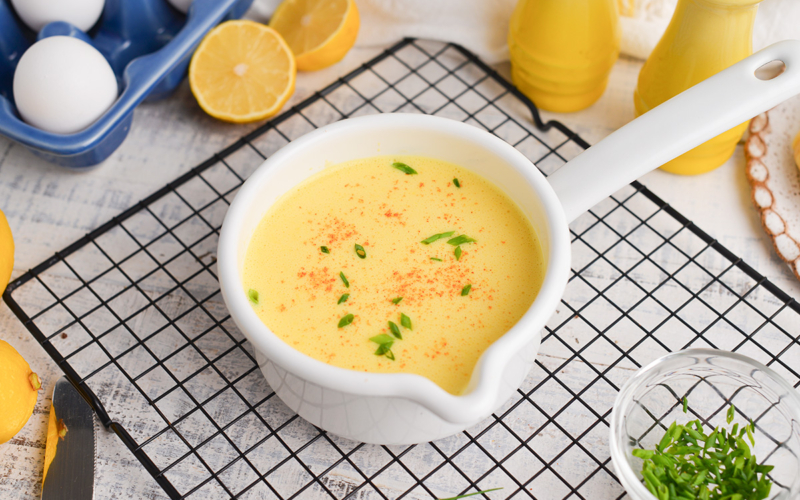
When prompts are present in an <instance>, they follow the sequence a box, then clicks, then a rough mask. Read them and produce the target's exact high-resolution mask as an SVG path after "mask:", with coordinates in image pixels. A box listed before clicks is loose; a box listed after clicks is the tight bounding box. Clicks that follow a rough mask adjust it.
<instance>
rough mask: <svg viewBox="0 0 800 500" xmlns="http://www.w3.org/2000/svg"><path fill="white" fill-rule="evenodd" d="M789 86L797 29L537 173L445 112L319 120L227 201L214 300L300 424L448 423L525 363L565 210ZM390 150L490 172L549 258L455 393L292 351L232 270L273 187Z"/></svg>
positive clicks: (546, 310) (491, 399)
mask: <svg viewBox="0 0 800 500" xmlns="http://www.w3.org/2000/svg"><path fill="white" fill-rule="evenodd" d="M773 61H782V62H783V63H784V64H785V71H784V72H783V73H782V74H780V75H779V76H777V77H774V78H772V79H770V80H761V79H759V78H757V77H756V70H757V69H758V68H760V67H762V66H764V65H766V64H767V63H770V62H773ZM798 93H800V41H786V42H781V43H778V44H775V45H773V46H771V47H768V48H767V49H764V50H762V51H760V52H758V53H756V54H754V55H752V56H751V57H748V58H747V59H745V60H743V61H742V62H740V63H738V64H736V65H734V66H732V67H730V68H729V69H726V70H725V71H722V72H721V73H719V74H717V75H716V76H714V77H712V78H709V79H708V80H706V81H704V82H702V83H700V84H698V85H696V86H695V87H693V88H691V89H689V90H687V91H686V92H684V93H682V94H680V95H678V96H676V97H675V98H673V99H671V100H670V101H668V102H666V103H664V104H663V105H661V106H659V107H657V108H655V109H653V110H652V111H650V112H648V113H647V114H645V115H643V116H641V117H640V118H637V119H636V120H634V121H632V122H631V123H629V124H628V125H626V126H624V127H622V128H621V129H619V130H618V131H616V132H615V133H613V134H611V135H610V136H608V137H607V138H606V139H604V140H603V141H601V142H600V143H598V144H597V145H595V146H593V147H592V148H590V149H588V150H587V151H586V152H584V153H582V154H581V155H579V156H578V157H576V158H575V159H573V160H572V161H570V162H569V163H567V164H566V165H564V166H563V167H561V169H559V170H558V171H556V172H555V173H554V174H552V175H551V176H550V177H549V178H548V179H545V177H544V176H543V175H542V174H541V173H540V172H539V170H537V169H536V167H535V166H534V165H533V164H532V163H531V162H530V161H529V160H528V159H527V158H526V157H525V156H523V155H522V154H521V153H520V152H519V151H517V150H516V149H514V148H513V147H512V146H510V145H509V144H507V143H506V142H504V141H502V140H501V139H498V138H497V137H495V136H494V135H492V134H490V133H488V132H485V131H482V130H479V129H478V128H476V127H473V126H471V125H466V124H464V123H461V122H457V121H453V120H448V119H444V118H437V117H433V116H425V115H413V114H383V115H374V116H365V117H360V118H353V119H348V120H342V121H340V122H337V123H333V124H331V125H328V126H325V127H322V128H320V129H318V130H315V131H313V132H311V133H309V134H307V135H305V136H303V137H300V138H299V139H296V140H295V141H292V142H291V143H290V144H288V145H286V146H285V147H284V148H283V149H281V150H280V151H278V152H276V153H275V154H273V155H272V156H271V157H270V158H269V159H268V160H267V161H265V162H264V164H263V165H261V167H259V169H258V170H256V172H254V173H253V175H252V176H251V177H250V178H249V179H248V180H247V182H245V183H244V185H243V186H242V188H241V189H240V190H239V193H238V194H237V196H236V199H235V200H234V201H233V203H232V204H231V207H230V209H229V211H228V213H227V215H226V217H225V221H224V223H223V226H222V231H221V234H220V240H219V249H218V256H217V258H218V270H219V280H220V285H221V289H222V294H223V297H224V300H225V303H226V304H227V306H228V309H229V311H230V314H231V316H232V317H233V319H234V321H235V322H236V324H237V325H238V327H239V328H240V329H241V330H242V332H243V333H244V335H245V336H246V337H247V338H248V340H250V342H251V343H252V344H253V346H254V347H255V349H256V351H257V353H258V357H259V364H260V366H261V370H262V371H263V373H264V375H265V376H266V378H267V381H268V382H269V384H270V386H272V388H273V389H274V390H275V392H276V393H277V395H278V396H279V397H280V398H281V399H282V400H283V401H284V402H285V403H286V404H287V405H288V406H289V407H290V408H291V409H292V410H294V411H295V412H297V413H298V414H300V416H302V417H303V418H305V419H306V420H308V421H309V422H311V423H312V424H314V425H317V426H319V427H321V428H323V429H325V430H327V431H329V432H332V433H334V434H338V435H340V436H344V437H347V438H350V439H354V440H358V441H364V442H368V443H380V444H406V443H419V442H424V441H431V440H434V439H438V438H442V437H445V436H448V435H450V434H453V433H456V432H458V431H460V430H462V429H465V428H467V427H469V426H471V425H473V424H476V423H478V422H479V421H481V420H482V419H484V418H486V417H488V416H489V415H491V413H492V412H493V411H494V410H495V409H497V408H498V407H499V406H500V405H502V404H503V403H504V402H505V401H506V400H507V399H508V398H509V397H510V396H511V395H512V394H513V392H514V391H516V390H517V388H518V387H519V386H520V384H521V383H522V381H523V380H524V379H525V377H526V375H527V374H528V372H529V370H530V368H531V367H532V365H533V362H534V358H535V356H536V353H537V351H538V349H539V341H540V334H541V330H542V328H543V327H544V325H545V323H546V321H547V320H548V318H550V316H551V314H552V313H553V311H554V310H555V308H556V305H557V304H558V302H559V299H560V297H561V295H562V293H563V291H564V287H565V286H566V283H567V279H568V276H569V270H570V237H569V228H568V226H567V224H568V223H569V222H570V221H572V220H573V219H575V218H576V217H577V216H578V215H580V214H581V213H583V212H584V211H586V210H588V209H589V208H591V207H592V206H593V205H594V204H595V203H597V202H599V201H600V200H602V199H604V198H605V197H607V196H609V195H610V194H611V193H614V192H615V191H616V190H618V189H619V188H621V187H623V186H625V185H626V184H628V183H630V182H631V181H633V180H635V179H636V178H638V177H640V176H641V175H643V174H645V173H647V172H649V171H650V170H653V169H655V168H657V167H658V166H660V165H662V164H664V163H666V162H667V161H669V160H671V159H673V158H675V157H677V156H679V155H680V154H682V153H684V152H685V151H688V150H689V149H692V148H693V147H695V146H697V145H699V144H701V143H703V142H704V141H706V140H708V139H710V138H712V137H714V136H716V135H718V134H720V133H722V132H724V131H726V130H728V129H729V128H731V127H733V126H735V125H737V124H739V123H742V122H744V121H746V120H748V119H750V118H752V117H753V116H755V115H757V114H759V113H762V112H764V111H766V110H768V109H770V108H772V107H773V106H775V105H777V104H778V103H780V102H782V101H784V100H786V99H788V98H789V97H792V96H793V95H795V94H798ZM400 154H412V155H420V156H428V157H433V158H439V159H442V160H446V161H449V162H452V163H456V164H458V165H461V166H463V167H465V168H468V169H470V170H472V171H474V172H476V173H478V174H480V175H481V176H483V177H485V178H486V179H488V180H490V181H491V182H493V183H494V184H496V185H497V186H498V187H500V188H501V189H502V190H504V191H505V192H506V193H507V194H508V195H509V196H510V197H511V198H512V199H513V200H514V201H515V202H516V203H517V204H518V205H519V206H520V208H521V209H522V210H523V211H524V213H525V214H526V215H527V216H528V218H529V219H530V221H531V222H532V223H533V226H534V227H535V228H536V231H537V233H538V236H539V239H540V241H541V246H542V250H543V254H544V259H545V262H546V265H547V271H546V275H545V279H544V283H543V285H542V288H541V291H540V292H539V295H538V297H537V298H536V300H535V301H534V302H533V304H532V305H531V307H530V309H529V310H528V311H527V313H526V314H525V315H524V316H523V317H522V319H520V321H519V322H518V323H517V324H516V325H514V327H513V328H511V329H510V330H509V331H508V333H506V334H505V335H504V336H503V337H501V338H500V339H499V340H497V341H496V342H495V343H494V344H492V345H491V346H490V347H489V349H487V350H486V352H485V353H484V354H483V355H482V356H481V358H480V360H479V362H478V365H477V367H476V368H475V370H474V372H473V374H472V378H471V380H470V384H469V388H468V390H467V391H466V393H465V394H464V395H461V396H454V395H452V394H449V393H447V392H446V391H444V390H443V389H441V388H440V387H439V386H437V385H436V384H434V383H433V382H431V381H430V380H428V379H426V378H423V377H421V376H418V375H410V374H373V373H363V372H356V371H351V370H346V369H343V368H337V367H334V366H331V365H327V364H325V363H323V362H321V361H317V360H315V359H312V358H310V357H308V356H306V355H305V354H302V353H300V352H299V351H296V350H295V349H293V348H292V347H290V346H289V345H288V344H286V343H284V342H283V341H282V340H281V339H279V338H278V337H277V336H276V335H275V334H274V333H273V332H271V331H270V330H269V328H267V327H266V326H265V325H264V324H263V323H262V322H261V320H260V319H259V318H258V316H257V315H256V313H255V312H254V311H253V309H252V307H251V305H250V303H249V302H248V299H247V296H246V294H245V290H244V285H243V284H242V280H241V270H242V267H243V263H244V258H245V252H246V250H247V245H248V243H249V242H250V238H251V236H252V234H253V232H254V230H255V229H256V226H257V225H258V223H259V221H260V220H261V218H262V217H263V216H264V214H265V213H266V212H267V210H269V208H270V207H271V206H272V204H273V203H274V202H275V201H276V200H277V199H278V198H279V197H280V196H281V195H283V194H284V193H286V192H287V191H289V190H291V189H292V188H293V187H294V186H296V185H297V184H299V183H300V182H302V181H303V180H305V179H307V178H308V177H310V176H312V175H314V174H316V173H317V172H319V171H321V170H322V169H324V168H325V167H326V165H331V164H337V163H340V162H344V161H348V160H353V159H356V158H364V157H370V156H376V155H400ZM687 182H691V180H689V179H687Z"/></svg>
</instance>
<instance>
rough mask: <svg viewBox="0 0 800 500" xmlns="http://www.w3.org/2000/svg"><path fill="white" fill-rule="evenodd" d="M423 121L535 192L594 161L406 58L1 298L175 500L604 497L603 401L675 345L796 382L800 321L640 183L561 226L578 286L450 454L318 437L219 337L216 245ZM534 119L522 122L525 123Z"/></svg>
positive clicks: (413, 46) (165, 193) (460, 81)
mask: <svg viewBox="0 0 800 500" xmlns="http://www.w3.org/2000/svg"><path fill="white" fill-rule="evenodd" d="M390 111H391V112H410V113H430V114H436V115H440V116H446V117H450V118H454V119H458V120H462V121H465V122H467V123H471V124H473V125H474V126H476V127H480V128H484V129H486V130H489V131H491V132H492V133H494V134H496V135H497V136H499V137H501V138H502V139H504V140H506V141H508V142H509V143H511V144H513V145H514V146H515V147H516V148H518V149H519V150H520V151H521V152H523V153H524V154H525V155H527V156H528V158H530V159H531V160H532V161H534V162H535V163H536V164H537V166H538V167H539V168H540V169H541V170H542V171H543V172H544V173H545V174H547V173H550V172H552V171H554V170H556V169H557V168H558V167H559V166H561V165H562V164H563V163H564V162H566V161H567V160H569V159H570V158H572V157H574V156H576V155H577V154H579V153H580V152H581V151H583V149H585V148H587V147H588V144H587V143H586V142H585V141H583V140H582V139H581V138H580V137H578V136H577V135H576V134H575V133H573V132H572V131H570V130H569V129H568V128H567V127H565V126H564V125H563V124H561V123H559V122H555V121H550V122H547V123H545V122H543V121H542V120H541V119H540V117H539V113H538V111H537V110H536V108H535V106H534V105H533V104H532V103H531V102H530V101H528V100H527V99H525V98H524V96H522V95H521V94H519V93H518V92H517V91H516V90H515V89H514V88H513V87H512V86H511V84H509V83H508V82H507V81H505V80H504V79H503V78H502V77H501V76H500V75H499V74H498V73H497V72H495V71H494V70H493V69H492V68H490V67H488V66H487V65H486V64H484V63H483V62H481V61H480V60H479V59H478V58H476V57H475V56H474V55H472V54H471V53H469V52H468V51H466V50H464V49H463V48H461V47H458V46H456V45H452V44H444V43H439V42H428V41H420V40H413V39H407V40H404V41H402V42H400V43H398V44H397V45H395V46H393V47H392V48H390V49H388V50H386V51H385V52H383V53H382V54H380V55H379V56H377V57H375V58H374V59H373V60H371V61H369V62H367V63H366V64H364V65H363V66H361V67H359V68H358V69H356V70H355V71H353V72H352V73H350V74H348V75H347V76H344V77H342V78H340V79H339V80H337V81H336V82H334V83H332V84H331V85H329V86H328V87H326V88H324V89H322V90H320V91H319V92H317V93H315V94H314V95H313V96H311V97H309V98H308V99H307V100H305V101H304V102H302V103H300V104H299V105H297V106H295V107H294V108H292V109H291V110H289V111H287V112H285V113H283V114H282V115H280V116H279V117H277V118H275V119H273V120H271V121H269V122H267V123H266V124H264V126H262V127H261V128H259V129H258V130H256V131H254V132H253V133H251V134H249V135H247V136H246V137H243V138H242V139H240V140H239V141H237V142H236V143H235V144H233V145H231V146H230V147H229V148H227V149H225V150H224V151H222V152H220V153H219V154H217V155H215V156H214V157H212V158H210V159H209V160H207V161H206V162H204V163H202V164H200V165H198V166H197V167H196V168H194V169H192V170H191V171H190V172H187V173H186V174H184V175H182V176H180V177H179V178H177V179H176V180H175V181H174V182H172V183H170V184H168V185H167V186H165V187H164V188H162V189H161V190H159V191H157V192H155V193H154V194H152V195H151V196H149V197H148V198H146V199H145V200H143V201H141V202H140V203H138V204H137V205H136V206H134V207H131V208H130V209H129V210H127V211H125V212H124V213H122V214H121V215H119V216H118V217H116V218H114V219H113V220H111V221H109V222H107V223H106V224H104V225H102V226H100V227H99V228H97V229H96V230H94V231H92V232H91V233H89V234H87V235H86V236H85V237H84V238H82V239H80V240H79V241H76V242H75V243H74V244H72V245H70V246H69V247H67V248H65V249H64V250H62V251H61V252H58V253H57V254H56V255H55V256H54V257H52V258H51V259H49V260H48V261H46V262H44V263H42V264H41V265H39V266H37V267H36V268H34V269H33V270H31V271H30V272H28V273H26V274H25V275H23V276H22V277H21V278H19V279H18V280H16V281H15V282H13V283H12V284H10V286H9V287H8V289H7V291H6V293H5V295H4V299H5V301H6V303H7V304H8V305H9V307H10V308H11V310H12V311H13V312H14V313H15V314H16V315H17V316H18V317H19V319H20V320H21V321H22V322H23V323H24V324H25V326H26V327H27V328H28V330H29V331H30V332H31V334H32V335H33V336H34V337H35V338H36V339H37V340H38V342H39V343H41V345H42V346H43V347H44V349H45V350H46V351H47V352H48V353H49V354H50V356H51V357H52V358H53V359H54V360H55V361H56V363H58V365H59V366H60V367H61V368H62V369H63V370H64V372H65V374H66V375H67V376H68V378H69V379H70V380H71V381H72V383H73V384H75V385H76V387H78V388H79V390H80V391H81V392H82V393H83V394H84V396H85V397H86V398H87V399H88V400H89V401H91V402H92V404H93V406H94V409H95V411H96V412H97V415H98V416H99V419H100V421H101V422H102V423H103V424H104V425H105V426H107V427H109V428H110V429H112V430H113V431H114V432H116V433H117V434H118V435H119V437H120V439H122V441H123V442H124V443H125V445H126V446H127V447H128V448H130V450H131V452H132V453H133V454H134V455H135V456H136V457H137V458H138V460H139V461H140V462H141V463H142V465H143V466H144V467H145V468H146V469H147V471H148V472H149V473H150V474H151V475H152V476H153V477H154V478H155V479H156V481H157V482H158V483H159V484H160V485H161V486H162V487H163V489H164V491H165V492H166V493H167V494H168V495H169V497H170V498H173V499H183V498H191V499H199V498H214V499H218V498H270V499H271V498H277V499H282V500H289V499H295V498H304V499H305V498H320V499H327V498H331V499H341V498H358V499H367V498H368V499H376V500H377V499H384V500H387V499H389V498H391V499H402V498H409V499H417V498H418V499H430V498H444V497H452V496H454V495H457V494H463V493H469V492H476V491H479V490H487V489H492V488H502V489H499V490H496V491H493V492H491V493H487V494H486V497H488V498H491V499H492V500H501V499H505V498H516V499H521V498H536V499H550V498H582V499H604V498H617V497H621V496H622V495H624V491H623V490H622V488H621V487H620V485H619V483H618V482H617V480H616V477H615V475H614V471H613V470H612V467H611V463H610V458H609V452H608V423H609V422H608V421H609V416H610V413H611V405H612V404H613V401H614V397H615V395H616V393H617V391H618V390H619V388H620V387H621V386H622V384H623V383H624V381H625V380H626V379H627V378H628V377H629V376H631V375H632V374H633V373H634V371H635V370H636V369H637V368H638V367H640V366H642V365H643V364H646V363H649V362H650V361H652V360H654V359H656V358H657V357H659V356H661V355H662V354H664V353H666V352H669V351H675V350H679V349H682V348H685V347H687V346H704V347H715V348H721V349H727V350H731V351H738V352H741V353H745V354H748V355H750V356H753V357H755V358H756V359H759V360H760V361H762V362H764V363H765V364H768V365H769V366H771V367H772V368H773V369H775V370H777V371H778V372H780V373H781V374H782V375H783V376H784V377H786V378H787V379H788V380H789V381H790V383H792V384H793V385H794V386H795V387H797V386H798V384H800V373H798V370H800V343H798V337H800V306H799V305H798V303H796V302H795V301H793V300H792V299H791V298H790V297H789V296H788V295H787V294H785V293H784V292H782V291H781V290H780V289H779V288H777V287H776V286H775V285H773V284H772V283H771V282H769V281H767V280H766V279H765V278H764V277H763V276H761V275H760V274H758V273H757V272H756V271H755V270H753V269H752V268H750V267H749V266H747V265H746V264H745V263H744V262H742V260H741V259H739V258H737V257H736V256H735V255H733V254H731V253H730V252H729V251H728V250H726V249H725V248H724V247H723V246H722V245H720V244H719V243H717V242H716V241H715V240H714V239H713V238H711V237H710V236H709V235H707V234H706V233H704V232H703V231H701V230H700V229H699V228H697V227H696V226H694V225H693V224H692V223H691V222H690V221H689V220H688V219H686V218H685V217H683V216H682V215H681V214H679V213H677V212H676V211H675V210H674V209H672V208H671V207H670V206H669V205H667V204H666V203H664V202H663V201H662V200H660V199H659V198H658V197H657V196H655V195H654V194H653V193H651V192H650V191H649V190H647V189H646V188H645V187H644V186H642V185H641V184H639V183H634V184H632V185H630V186H629V187H626V188H625V189H623V190H621V191H620V192H618V193H616V194H615V195H614V196H612V197H610V198H608V199H607V200H605V201H603V202H601V203H600V204H598V205H597V206H596V207H594V208H593V209H592V210H591V211H590V212H588V213H586V214H584V215H583V216H582V217H581V218H579V219H578V220H576V221H575V222H574V223H573V224H572V225H571V230H572V236H573V242H572V248H573V252H574V256H573V276H572V279H571V281H570V284H569V286H568V289H567V292H566V295H565V296H564V299H563V301H562V304H561V306H560V307H559V309H558V311H557V313H556V314H555V315H554V316H553V317H552V319H551V320H550V321H549V323H548V326H547V329H546V331H545V332H543V336H544V337H543V343H542V347H541V350H540V355H539V360H538V362H537V367H536V368H535V369H534V370H533V372H532V373H531V374H530V375H529V377H528V378H527V380H526V382H525V384H524V385H523V387H522V388H521V389H520V390H519V391H518V393H517V394H516V396H515V397H514V398H513V399H512V400H511V401H509V402H508V403H507V404H506V405H505V406H504V407H503V408H502V409H501V410H500V411H498V412H497V413H496V414H495V415H493V416H492V417H490V418H488V419H486V420H485V421H484V422H482V423H481V424H479V425H478V426H476V427H474V428H471V429H469V430H468V431H466V432H464V433H462V434H459V435H456V436H453V437H451V438H448V439H445V440H441V441H437V442H432V443H427V444H423V445H418V446H408V447H381V446H371V445H364V444H359V443H355V442H350V441H347V440H344V439H341V438H338V437H336V436H333V435H329V434H327V433H325V432H322V431H320V430H319V429H317V428H315V427H313V426H311V425H310V424H308V423H306V422H305V421H304V420H302V419H300V418H299V417H297V416H296V415H294V414H292V413H291V412H290V411H289V410H288V409H287V408H286V407H285V406H284V405H283V404H282V403H281V401H280V400H278V398H277V397H275V396H274V393H273V392H272V390H271V389H270V388H269V386H268V385H267V384H266V382H265V381H264V379H263V377H262V376H261V373H260V371H259V369H258V367H257V363H256V360H255V355H254V352H253V350H252V347H251V346H250V344H249V343H248V342H246V340H245V339H244V337H243V336H242V335H241V333H240V332H239V331H238V330H237V328H236V326H235V325H234V324H233V322H232V321H231V320H230V317H229V316H228V314H227V311H226V309H225V306H224V304H223V302H222V299H221V297H220V293H219V287H218V284H217V279H216V275H215V251H216V245H217V236H218V230H219V227H220V224H221V222H222V218H223V216H224V214H225V212H226V210H227V207H228V205H229V203H230V201H231V199H232V198H233V196H234V195H235V193H236V191H237V189H238V188H239V186H240V185H241V184H242V182H243V181H244V179H246V178H247V176H248V175H249V174H250V173H251V172H252V171H253V170H254V169H255V168H257V167H258V166H259V165H260V164H261V163H262V162H263V161H264V159H265V158H267V157H268V156H269V155H270V154H272V153H273V152H274V151H276V150H277V149H279V148H280V147H281V146H283V145H285V144H286V143H287V142H289V141H290V140H292V139H294V138H296V137H299V136H300V135H302V134H304V133H306V132H308V131H310V130H312V129H314V128H315V127H319V126H322V125H325V124H327V123H331V122H333V121H336V120H340V119H342V118H346V117H351V116H358V115H362V114H371V113H380V112H390ZM531 115H532V116H533V120H531Z"/></svg>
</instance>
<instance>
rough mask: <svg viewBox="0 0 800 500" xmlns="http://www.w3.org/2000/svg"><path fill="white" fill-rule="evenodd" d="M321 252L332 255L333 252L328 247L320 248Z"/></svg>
mask: <svg viewBox="0 0 800 500" xmlns="http://www.w3.org/2000/svg"><path fill="white" fill-rule="evenodd" d="M319 250H320V252H322V253H331V251H330V250H328V247H326V246H322V247H319Z"/></svg>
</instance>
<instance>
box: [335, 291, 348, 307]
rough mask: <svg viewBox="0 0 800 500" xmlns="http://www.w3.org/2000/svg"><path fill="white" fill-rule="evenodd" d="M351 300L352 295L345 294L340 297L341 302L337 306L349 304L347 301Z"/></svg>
mask: <svg viewBox="0 0 800 500" xmlns="http://www.w3.org/2000/svg"><path fill="white" fill-rule="evenodd" d="M349 298H350V294H349V293H345V294H344V295H342V296H341V297H339V302H337V303H336V304H337V305H338V304H341V303H342V302H347V299H349Z"/></svg>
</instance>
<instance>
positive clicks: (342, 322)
mask: <svg viewBox="0 0 800 500" xmlns="http://www.w3.org/2000/svg"><path fill="white" fill-rule="evenodd" d="M354 318H355V316H353V315H352V314H348V315H346V316H344V317H343V318H342V319H340V320H339V328H344V327H345V326H347V325H349V324H350V323H352V322H353V319H354Z"/></svg>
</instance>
